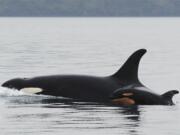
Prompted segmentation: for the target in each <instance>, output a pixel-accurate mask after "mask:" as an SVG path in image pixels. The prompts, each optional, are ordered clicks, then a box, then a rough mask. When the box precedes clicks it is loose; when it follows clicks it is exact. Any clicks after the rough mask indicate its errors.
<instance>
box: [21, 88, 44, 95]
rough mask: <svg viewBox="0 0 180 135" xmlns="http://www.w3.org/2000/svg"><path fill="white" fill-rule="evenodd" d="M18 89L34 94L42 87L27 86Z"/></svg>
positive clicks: (40, 90)
mask: <svg viewBox="0 0 180 135" xmlns="http://www.w3.org/2000/svg"><path fill="white" fill-rule="evenodd" d="M20 91H22V92H24V93H27V94H36V93H39V92H42V91H43V89H41V88H37V87H27V88H23V89H21V90H20Z"/></svg>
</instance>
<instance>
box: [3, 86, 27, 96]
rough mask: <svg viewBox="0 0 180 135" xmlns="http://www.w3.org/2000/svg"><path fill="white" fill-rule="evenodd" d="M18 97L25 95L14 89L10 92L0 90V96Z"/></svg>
mask: <svg viewBox="0 0 180 135" xmlns="http://www.w3.org/2000/svg"><path fill="white" fill-rule="evenodd" d="M19 95H25V94H24V93H23V92H21V91H18V90H14V89H13V90H12V89H8V88H4V87H1V88H0V96H19Z"/></svg>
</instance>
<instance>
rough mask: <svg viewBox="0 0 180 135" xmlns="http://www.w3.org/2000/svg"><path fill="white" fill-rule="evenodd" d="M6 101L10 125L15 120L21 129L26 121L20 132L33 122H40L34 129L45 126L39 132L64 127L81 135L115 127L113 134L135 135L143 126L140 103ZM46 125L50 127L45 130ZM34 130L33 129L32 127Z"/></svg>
mask: <svg viewBox="0 0 180 135" xmlns="http://www.w3.org/2000/svg"><path fill="white" fill-rule="evenodd" d="M5 100H6V102H5V104H8V106H6V107H5V106H4V108H5V109H7V110H9V112H8V113H7V114H6V115H5V117H6V119H7V120H8V124H10V123H14V124H15V125H14V126H13V128H20V127H21V126H22V125H19V124H20V123H21V122H23V123H24V122H25V124H26V125H23V127H24V126H25V127H26V128H25V129H24V128H23V129H17V131H18V132H17V134H18V133H21V132H22V133H23V132H24V131H26V130H30V129H29V128H30V127H31V126H33V127H34V124H35V125H36V124H40V125H38V126H37V127H34V128H35V129H36V128H43V132H41V131H38V134H44V133H45V134H46V133H47V134H48V133H50V132H52V131H53V130H56V132H61V130H65V129H67V131H69V130H75V132H77V131H80V132H77V133H80V134H81V133H85V132H89V131H90V133H91V132H92V133H96V130H97V131H98V132H99V133H108V132H110V131H111V130H115V131H116V132H114V133H117V134H119V133H121V134H127V133H128V134H130V135H136V134H138V131H137V128H138V126H139V125H140V111H139V108H138V106H134V107H118V106H112V105H104V104H98V103H86V102H77V101H73V100H70V99H63V98H55V97H44V96H28V95H27V96H16V97H15V96H12V97H6V99H5ZM14 111H15V112H16V113H14ZM16 124H17V125H16ZM44 126H45V127H48V129H46V130H44ZM11 128H12V127H11ZM1 129H3V127H1ZM35 129H33V130H35ZM121 129H123V130H121ZM67 131H66V132H67ZM6 132H7V131H6ZM31 132H33V131H32V130H31ZM35 132H36V133H37V129H36V130H35ZM7 133H9V132H7ZM67 133H68V132H67Z"/></svg>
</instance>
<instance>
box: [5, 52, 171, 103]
mask: <svg viewBox="0 0 180 135" xmlns="http://www.w3.org/2000/svg"><path fill="white" fill-rule="evenodd" d="M145 53H146V50H145V49H140V50H138V51H136V52H135V53H133V54H132V55H131V56H130V57H129V58H128V60H127V61H126V62H125V63H124V65H123V66H122V67H121V68H120V69H119V71H117V72H116V73H115V74H113V75H111V76H107V77H95V76H85V75H52V76H40V77H34V78H15V79H11V80H9V81H7V82H5V83H3V84H2V86H3V87H7V88H13V89H17V90H21V89H22V88H28V87H37V88H41V89H43V91H42V92H40V93H37V94H44V95H52V96H63V97H68V98H73V99H77V100H82V101H90V102H111V98H120V97H118V96H117V93H118V92H119V91H121V89H123V88H125V87H127V86H128V88H129V87H131V88H136V87H144V86H143V85H142V84H141V83H140V81H139V79H138V67H139V62H140V59H141V58H142V56H143V55H144V54H145ZM117 91H118V92H117ZM135 92H136V94H135V97H133V98H134V99H136V100H137V102H136V103H137V104H162V105H164V104H166V102H167V105H170V104H169V102H170V101H169V100H171V99H172V97H171V99H169V98H168V99H166V98H161V96H160V95H157V94H154V93H152V92H147V91H135ZM113 93H116V94H114V95H115V96H113ZM167 95H168V96H169V94H167ZM147 97H148V98H150V99H153V100H149V101H148V102H146V99H147ZM163 100H165V101H163ZM166 100H168V101H166ZM171 101H172V100H171ZM172 104H173V103H172Z"/></svg>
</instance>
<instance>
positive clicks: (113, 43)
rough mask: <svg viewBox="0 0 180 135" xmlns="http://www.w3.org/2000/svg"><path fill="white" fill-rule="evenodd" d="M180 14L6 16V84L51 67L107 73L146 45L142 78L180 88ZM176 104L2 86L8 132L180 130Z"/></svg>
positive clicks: (91, 134)
mask: <svg viewBox="0 0 180 135" xmlns="http://www.w3.org/2000/svg"><path fill="white" fill-rule="evenodd" d="M179 35H180V18H0V83H1V84H2V83H3V82H4V81H6V80H8V79H11V78H15V77H33V76H38V75H51V74H68V73H69V74H89V75H96V76H97V75H99V76H106V75H110V74H112V73H114V72H115V71H117V70H118V69H119V68H120V66H121V65H122V64H123V63H124V61H125V60H126V59H127V57H129V55H130V54H131V53H132V52H134V51H135V50H137V49H140V48H146V49H147V50H148V52H147V54H146V55H145V56H144V57H143V59H142V61H141V64H140V71H139V77H140V80H141V81H142V82H143V83H144V84H145V85H147V86H148V87H149V88H151V89H152V90H154V91H155V92H157V93H160V94H161V93H164V92H166V91H168V90H170V89H178V90H180V51H179V50H180V47H179V45H180V38H179ZM174 102H175V103H176V105H175V106H137V107H134V108H121V107H113V106H107V105H103V104H97V103H85V102H80V103H78V102H73V101H66V100H64V99H63V98H54V97H48V96H35V95H26V94H24V93H21V92H18V91H13V90H8V89H5V88H0V134H1V135H32V134H34V135H37V134H38V135H56V134H61V135H69V134H73V135H84V134H86V135H95V134H109V135H116V134H117V135H152V134H156V135H179V131H180V96H179V95H177V96H175V97H174Z"/></svg>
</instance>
